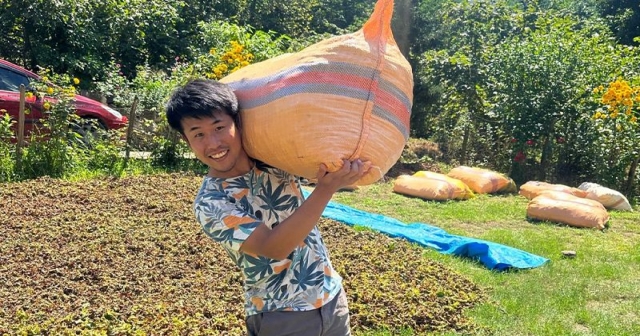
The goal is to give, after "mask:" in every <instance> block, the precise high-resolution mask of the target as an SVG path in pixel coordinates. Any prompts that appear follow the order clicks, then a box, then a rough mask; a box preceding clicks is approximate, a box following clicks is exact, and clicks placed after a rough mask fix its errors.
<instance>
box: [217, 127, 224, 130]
mask: <svg viewBox="0 0 640 336" xmlns="http://www.w3.org/2000/svg"><path fill="white" fill-rule="evenodd" d="M223 129H224V126H218V127H216V131H222V130H223Z"/></svg>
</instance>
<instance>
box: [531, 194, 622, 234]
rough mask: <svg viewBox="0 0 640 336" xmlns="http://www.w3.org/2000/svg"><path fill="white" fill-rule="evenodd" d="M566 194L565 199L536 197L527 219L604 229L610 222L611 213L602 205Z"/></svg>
mask: <svg viewBox="0 0 640 336" xmlns="http://www.w3.org/2000/svg"><path fill="white" fill-rule="evenodd" d="M555 193H558V192H557V191H556V192H555ZM559 193H562V192H559ZM565 194H566V196H564V197H563V198H565V199H559V198H560V197H556V198H554V197H553V196H549V195H548V194H545V193H542V194H541V195H539V196H537V197H534V198H533V199H532V200H531V201H529V204H528V205H527V217H529V218H533V219H538V220H546V221H551V222H557V223H562V224H567V225H570V226H576V227H585V228H597V229H604V226H605V224H606V223H607V221H609V213H608V212H607V210H606V209H605V208H604V207H603V206H602V205H601V204H598V205H595V206H594V205H593V204H586V203H585V201H591V200H588V199H584V198H580V197H577V196H573V195H571V194H567V193H565ZM555 195H557V194H555ZM596 203H597V202H596Z"/></svg>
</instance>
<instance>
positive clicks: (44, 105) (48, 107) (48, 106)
mask: <svg viewBox="0 0 640 336" xmlns="http://www.w3.org/2000/svg"><path fill="white" fill-rule="evenodd" d="M42 108H44V109H45V110H47V111H49V110H50V109H51V104H49V102H45V103H44V104H42Z"/></svg>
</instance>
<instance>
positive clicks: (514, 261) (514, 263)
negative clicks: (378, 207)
mask: <svg viewBox="0 0 640 336" xmlns="http://www.w3.org/2000/svg"><path fill="white" fill-rule="evenodd" d="M305 194H306V195H308V192H306V191H305ZM306 195H305V196H306ZM322 216H323V217H327V218H330V219H333V220H336V221H340V222H343V223H346V224H348V225H358V226H363V227H367V228H370V229H372V230H375V231H379V232H381V233H384V234H386V235H389V236H391V237H394V238H404V239H406V240H408V241H410V242H414V243H417V244H419V245H422V246H424V247H428V248H432V249H434V250H436V251H438V252H440V253H443V254H452V255H456V256H462V257H468V258H472V259H474V260H479V261H480V262H481V263H482V264H483V265H484V266H485V267H487V268H489V269H491V270H496V271H503V270H506V269H509V268H518V269H525V268H535V267H539V266H542V265H543V264H545V263H546V262H547V261H549V259H547V258H543V257H541V256H537V255H535V254H531V253H528V252H525V251H522V250H519V249H516V248H513V247H509V246H505V245H501V244H497V243H492V242H489V241H485V240H480V239H474V238H468V237H462V236H456V235H452V234H449V233H447V232H446V231H444V230H443V229H441V228H438V227H435V226H431V225H427V224H424V223H411V224H405V223H403V222H401V221H399V220H397V219H394V218H390V217H386V216H383V215H378V214H372V213H369V212H365V211H362V210H358V209H354V208H351V207H348V206H346V205H343V204H339V203H336V202H329V205H327V207H326V209H325V210H324V212H323V213H322Z"/></svg>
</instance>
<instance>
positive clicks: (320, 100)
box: [221, 0, 413, 185]
mask: <svg viewBox="0 0 640 336" xmlns="http://www.w3.org/2000/svg"><path fill="white" fill-rule="evenodd" d="M392 14H393V1H392V0H379V1H378V2H377V4H376V7H375V10H374V12H373V14H372V16H371V17H370V18H369V20H368V21H367V23H365V25H364V27H363V28H362V29H361V30H359V31H357V32H355V33H352V34H347V35H341V36H336V37H333V38H330V39H326V40H324V41H321V42H319V43H316V44H314V45H312V46H310V47H307V48H306V49H304V50H301V51H300V52H297V53H293V54H284V55H281V56H278V57H275V58H272V59H269V60H266V61H263V62H260V63H256V64H252V65H250V66H247V67H245V68H242V69H240V70H238V71H236V72H234V73H232V74H230V75H228V76H226V77H225V78H223V79H222V80H221V82H224V83H227V84H229V85H230V86H231V87H232V88H233V89H234V91H235V93H236V95H237V96H238V101H239V103H240V108H241V117H242V127H243V129H242V132H243V142H244V147H245V150H246V151H247V153H248V154H249V155H250V156H251V157H254V158H256V159H258V160H260V161H263V162H265V163H267V164H269V165H272V166H274V167H277V168H280V169H282V170H285V171H287V172H289V173H292V174H295V175H298V176H302V177H306V178H309V179H312V178H315V177H316V173H317V171H318V168H319V166H320V164H321V163H324V164H326V165H327V167H328V168H329V171H335V170H338V169H339V168H340V167H341V166H342V159H357V158H360V159H362V160H363V161H370V162H371V164H372V169H371V170H370V172H369V173H368V174H367V175H365V176H364V177H363V178H362V179H360V180H359V181H358V182H357V183H356V185H366V184H370V183H374V182H376V181H378V180H379V179H380V178H382V177H383V176H384V174H385V173H386V172H387V171H388V170H389V169H390V168H391V167H392V166H393V165H394V164H395V163H396V161H397V160H398V159H399V158H400V155H401V154H402V150H403V148H404V145H405V144H406V141H407V139H408V137H409V117H410V114H411V106H412V104H413V75H412V72H411V66H410V65H409V62H408V61H407V60H406V59H405V58H404V56H403V55H402V53H401V52H400V50H399V48H398V46H397V45H396V42H395V40H394V38H393V34H392V32H391V16H392Z"/></svg>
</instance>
